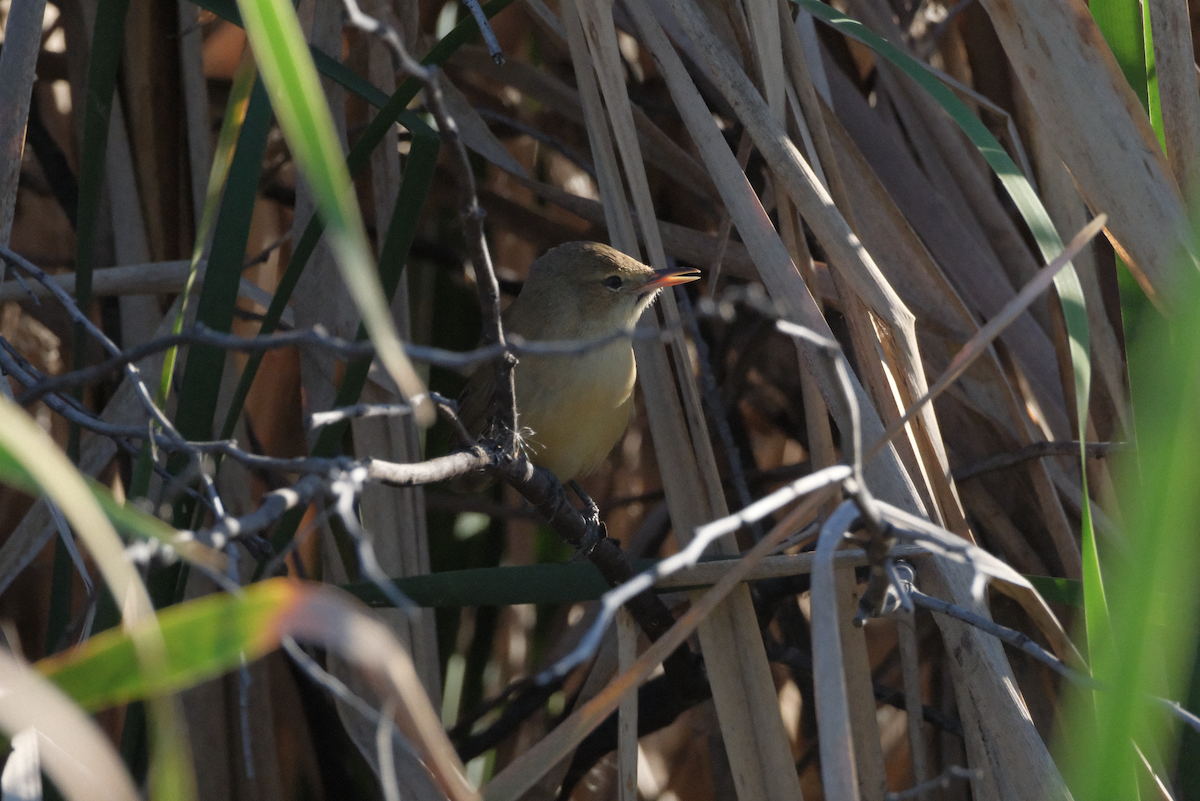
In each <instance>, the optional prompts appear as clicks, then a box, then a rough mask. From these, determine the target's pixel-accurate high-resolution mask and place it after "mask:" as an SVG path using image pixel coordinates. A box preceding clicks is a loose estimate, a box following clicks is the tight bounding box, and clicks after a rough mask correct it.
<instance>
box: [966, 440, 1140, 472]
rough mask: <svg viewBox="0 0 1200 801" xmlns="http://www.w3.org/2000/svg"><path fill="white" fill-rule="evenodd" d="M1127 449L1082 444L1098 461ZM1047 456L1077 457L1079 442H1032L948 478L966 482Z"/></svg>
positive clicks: (1116, 445) (1119, 445)
mask: <svg viewBox="0 0 1200 801" xmlns="http://www.w3.org/2000/svg"><path fill="white" fill-rule="evenodd" d="M1127 447H1128V445H1127V444H1126V443H1124V442H1088V443H1085V444H1084V448H1085V449H1086V451H1087V455H1088V456H1090V457H1092V458H1093V459H1099V458H1102V457H1104V456H1108V455H1109V454H1110V453H1113V452H1114V451H1117V452H1119V451H1123V450H1125V449H1126V448H1127ZM1047 456H1073V457H1076V458H1078V456H1079V440H1077V439H1070V440H1053V441H1049V442H1045V441H1043V442H1034V443H1031V444H1029V445H1026V446H1024V447H1021V448H1017V449H1016V450H1015V451H1009V452H1008V453H1001V454H997V455H996V456H989V457H988V458H986V459H980V460H979V461H978V462H973V463H972V464H969V465H964V466H963V467H960V468H958V469H957V470H952V471H950V476H951V477H952V478H953V479H954V480H955V481H966V480H967V479H970V478H975V477H976V476H979V475H983V474H984V473H991V472H993V471H995V470H1003V469H1004V468H1006V467H1012V466H1013V465H1018V464H1021V463H1022V462H1028V461H1030V460H1031V459H1043V458H1045V457H1047Z"/></svg>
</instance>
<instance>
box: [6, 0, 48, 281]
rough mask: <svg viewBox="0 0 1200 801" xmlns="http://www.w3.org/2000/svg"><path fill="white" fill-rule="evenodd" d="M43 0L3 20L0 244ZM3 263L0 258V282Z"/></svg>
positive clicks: (12, 204) (11, 202)
mask: <svg viewBox="0 0 1200 801" xmlns="http://www.w3.org/2000/svg"><path fill="white" fill-rule="evenodd" d="M45 11H46V2H45V0H35V1H34V2H30V3H22V4H21V5H20V6H18V7H16V8H10V9H9V12H8V16H7V19H6V20H5V32H4V44H5V47H4V50H3V51H0V108H3V109H6V112H5V114H3V115H2V118H0V153H4V154H6V155H5V158H4V160H3V161H0V245H8V240H9V235H10V234H11V233H12V226H13V216H14V214H15V213H16V210H17V184H18V183H19V182H20V178H21V159H20V158H19V157H17V158H14V157H13V154H19V153H21V151H22V150H23V148H24V145H25V121H26V119H27V118H28V116H29V98H30V92H31V91H32V88H33V82H34V79H35V70H36V68H37V59H38V51H39V50H41V45H42V19H43V17H44V16H45ZM6 268H7V264H5V263H3V261H0V281H3V280H4V271H5V269H6Z"/></svg>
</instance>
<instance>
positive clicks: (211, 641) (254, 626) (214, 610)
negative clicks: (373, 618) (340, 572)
mask: <svg viewBox="0 0 1200 801" xmlns="http://www.w3.org/2000/svg"><path fill="white" fill-rule="evenodd" d="M308 593H309V590H308V589H307V587H306V585H303V584H300V583H298V582H295V581H290V580H288V579H282V578H280V579H271V580H269V581H260V582H258V583H257V584H252V585H251V586H249V587H247V588H246V590H245V592H244V593H243V594H242V595H241V596H239V597H234V596H231V595H209V596H206V597H204V598H200V599H198V600H195V601H187V602H185V603H181V604H176V605H175V606H172V607H170V608H169V609H165V610H163V611H161V612H159V613H158V621H157V626H158V627H159V628H160V629H161V631H162V638H163V642H164V643H165V644H166V664H165V665H164V667H163V669H162V670H160V671H156V672H148V671H146V670H144V669H143V668H142V666H141V665H140V663H139V662H138V660H137V656H136V653H135V651H134V637H135V636H136V632H135V633H130V632H126V631H120V630H117V629H110V630H108V631H106V632H104V633H102V634H98V635H96V636H95V637H92V638H91V639H90V640H87V641H86V642H84V643H83V644H82V645H80V646H79V647H78V648H74V649H72V650H70V651H67V652H64V653H62V654H58V655H56V656H52V657H49V658H47V659H43V660H41V661H40V662H38V663H37V664H36V665H34V667H36V668H37V670H38V671H39V672H41V673H42V675H44V676H46V677H47V678H48V679H50V680H51V681H53V682H54V683H55V684H56V685H58V687H59V688H60V689H62V690H63V691H64V692H66V693H67V694H68V695H70V696H71V697H72V698H73V699H75V701H76V703H78V704H80V705H81V706H83V707H84V708H85V709H88V710H91V711H96V710H98V709H105V708H107V707H111V706H115V705H117V704H123V703H127V702H129V701H133V700H136V699H139V698H146V697H149V696H153V695H162V694H166V693H173V692H178V691H180V690H183V689H186V688H188V687H192V686H194V685H196V684H198V683H200V682H202V681H205V680H207V679H210V678H214V677H216V676H219V675H221V674H222V673H226V672H228V671H230V670H232V669H234V668H236V667H239V666H241V665H243V664H245V663H247V662H252V661H254V660H255V659H258V658H259V657H261V656H263V655H264V654H267V653H270V652H271V651H273V650H275V648H277V647H279V637H280V632H281V631H283V630H285V625H284V621H285V620H286V619H288V617H289V615H291V614H293V613H294V612H295V610H296V609H297V608H298V607H300V606H301V605H302V602H303V600H304V599H305V598H306V597H307V596H308Z"/></svg>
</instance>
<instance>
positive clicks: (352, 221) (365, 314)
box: [238, 0, 435, 425]
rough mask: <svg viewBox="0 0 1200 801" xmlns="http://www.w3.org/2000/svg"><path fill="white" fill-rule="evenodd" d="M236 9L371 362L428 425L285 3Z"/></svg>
mask: <svg viewBox="0 0 1200 801" xmlns="http://www.w3.org/2000/svg"><path fill="white" fill-rule="evenodd" d="M238 8H239V9H240V10H241V12H242V22H243V23H244V24H245V27H246V35H247V37H248V38H249V40H250V44H251V47H252V48H253V50H254V55H255V58H256V59H257V61H258V65H259V69H260V71H261V74H262V80H263V83H264V84H265V85H266V87H267V92H268V93H269V94H270V95H271V99H272V104H273V106H274V108H275V114H276V117H277V118H278V120H279V125H280V127H281V128H282V129H283V134H284V137H285V138H286V139H287V142H288V145H289V146H290V148H291V151H292V156H293V158H295V160H296V163H297V165H298V166H299V168H300V171H301V172H302V173H303V174H304V177H305V180H306V181H307V183H308V185H309V187H310V188H311V190H312V193H313V196H314V198H315V200H316V202H317V208H318V210H319V213H320V214H321V217H322V219H324V220H325V226H326V234H327V235H328V237H329V243H330V247H331V249H332V250H333V253H334V256H335V257H336V259H337V263H338V268H339V269H340V270H341V273H342V279H343V280H344V281H345V282H346V288H347V289H348V290H349V292H350V296H351V297H352V298H353V299H354V302H355V305H356V306H357V307H358V311H359V313H360V314H361V315H362V320H363V324H364V325H365V326H366V328H367V330H368V331H369V332H370V334H371V340H372V341H373V342H374V343H375V350H376V353H377V355H378V358H379V360H380V362H381V363H382V364H383V366H384V368H385V369H386V370H387V371H388V373H389V374H390V375H391V377H392V379H393V380H394V381H395V382H396V384H397V386H399V387H400V391H401V392H402V393H403V394H404V396H405V397H406V398H408V399H409V400H411V401H412V402H413V403H414V405H415V417H416V419H417V421H418V422H419V423H420V424H422V425H430V424H431V423H432V422H433V419H434V414H435V412H434V408H433V404H432V403H431V402H430V401H429V399H428V398H427V397H425V395H424V393H425V389H424V385H423V384H422V382H421V380H420V378H419V377H418V376H417V374H416V371H415V370H414V369H413V367H412V364H411V363H410V362H409V360H408V357H407V356H406V355H405V353H404V348H403V346H402V345H401V344H400V338H399V336H398V335H397V333H396V329H395V325H394V324H393V322H392V316H391V312H390V310H389V309H388V306H387V303H386V302H385V301H384V298H383V291H382V288H381V287H380V285H379V278H378V276H377V275H376V273H375V267H374V264H373V260H372V258H371V253H370V248H369V247H368V245H367V233H366V229H365V228H364V227H363V221H362V215H361V213H360V212H359V208H358V200H357V199H356V197H355V195H354V191H353V187H352V186H351V184H350V173H349V171H348V170H347V169H346V163H345V161H344V159H343V157H342V151H341V147H340V146H339V144H338V139H337V135H336V134H335V133H334V128H333V117H332V116H331V115H330V112H329V106H328V105H326V102H325V94H324V92H323V91H322V89H321V84H320V81H319V80H318V78H317V70H316V66H315V65H314V64H313V61H312V56H311V54H310V53H309V51H308V45H307V44H306V43H305V41H304V35H303V33H302V32H301V30H300V22H299V20H297V19H296V12H295V10H294V9H293V8H292V6H291V4H290V3H288V2H286V0H240V1H239V3H238Z"/></svg>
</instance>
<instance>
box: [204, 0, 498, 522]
mask: <svg viewBox="0 0 1200 801" xmlns="http://www.w3.org/2000/svg"><path fill="white" fill-rule="evenodd" d="M512 2H514V0H492V2H490V3H488V4H487V5H485V6H484V7H483V11H484V13H485V14H486V15H487V16H488V17H489V18H491V17H493V16H495V15H496V14H498V13H500V12H501V11H503V10H504V9H505V8H507V7H508V6H509V5H510V4H511V3H512ZM198 5H200V6H201V7H202V8H206V9H208V10H210V11H212V12H213V13H216V14H218V15H220V16H223V17H225V18H226V19H228V20H230V21H231V22H234V23H235V24H238V25H240V24H241V15H240V14H238V13H237V9H236V7H234V5H233V3H232V2H225V1H224V0H202V2H200V3H198ZM477 31H478V26H477V25H476V23H475V20H474V18H473V17H467V18H465V19H464V20H463V21H462V22H460V23H459V24H458V25H457V26H455V28H454V30H452V31H451V32H450V33H448V34H447V35H446V36H444V37H443V38H442V40H441V41H439V42H438V43H437V45H435V46H434V48H433V49H432V50H430V51H429V54H428V55H427V56H426V57H425V58H424V59H423V60H422V62H421V63H422V64H425V65H426V66H429V65H438V64H442V63H443V62H445V60H446V59H448V58H449V57H450V56H451V55H453V54H454V51H455V50H457V49H458V48H459V47H461V46H462V45H463V44H464V43H465V42H466V41H467V40H468V39H469V38H470V37H471V35H472V34H474V33H475V32H477ZM314 58H315V60H316V63H317V66H318V67H321V68H322V69H328V65H329V64H336V63H337V62H335V61H333V59H329V58H319V57H315V56H314ZM338 66H339V67H340V66H341V65H338ZM343 69H344V68H343ZM347 72H348V71H347ZM326 74H327V75H328V76H329V77H330V78H332V79H333V80H338V81H341V82H343V83H342V85H343V86H345V87H346V88H347V89H348V90H350V91H353V92H357V91H360V90H362V87H361V86H359V85H358V84H357V83H351V82H349V81H347V80H346V77H345V75H344V74H343V72H342V71H341V70H337V71H333V70H331V71H330V72H328V73H326ZM351 74H352V73H351ZM419 90H420V85H419V84H418V83H417V82H416V81H415V80H413V79H412V78H409V79H407V80H405V81H404V83H402V84H401V85H400V86H399V87H398V88H397V89H396V91H395V92H393V93H392V96H391V97H390V98H388V100H387V102H385V103H384V104H383V105H382V106H379V113H378V114H376V115H375V116H374V117H373V118H372V119H371V121H370V122H369V123H368V124H367V127H366V128H365V129H364V130H363V132H362V134H361V135H360V136H359V137H358V140H357V141H356V142H355V143H354V145H353V146H352V147H351V148H350V153H349V155H348V156H347V157H346V168H347V169H348V170H349V171H350V174H351V175H357V174H358V173H359V172H360V171H361V170H362V169H363V168H364V167H365V166H366V165H367V164H368V163H369V161H370V158H371V151H373V150H374V149H375V147H376V146H377V145H378V144H379V143H380V141H382V139H383V135H384V134H385V133H386V132H387V130H388V128H390V127H391V126H392V125H393V124H395V123H396V122H400V123H401V124H403V125H404V126H405V127H407V128H408V129H409V131H411V132H412V134H413V138H414V146H415V144H416V140H418V139H436V138H437V134H436V133H435V132H434V131H433V129H432V128H430V127H429V126H428V125H426V124H425V123H424V122H422V121H421V120H420V118H419V117H417V116H416V115H415V114H413V113H412V112H410V111H407V110H406V108H407V106H408V104H409V103H410V102H412V99H413V98H414V97H416V96H417V92H418V91H419ZM363 91H364V93H363V94H362V97H363V98H364V99H365V100H367V101H368V102H371V103H373V102H375V100H378V99H380V98H381V97H382V95H383V93H382V92H379V91H378V90H376V91H375V92H370V91H365V90H363ZM403 190H404V187H403V186H401V191H402V192H403ZM423 197H424V196H422V199H423ZM399 202H401V201H399V200H397V203H399ZM323 232H324V224H323V223H322V221H321V219H320V217H319V216H314V217H313V219H312V220H311V221H310V222H309V223H308V225H307V227H305V229H304V232H303V233H302V234H301V236H300V240H299V241H298V242H296V243H295V244H294V245H293V247H292V257H291V260H290V261H289V262H288V266H287V269H286V270H285V272H284V275H283V277H282V278H281V279H280V282H279V286H278V287H276V289H275V295H274V297H273V298H272V300H271V305H270V306H269V307H268V308H267V311H266V314H264V315H263V320H262V323H261V327H260V329H259V330H260V332H261V333H262V334H269V333H271V332H272V331H274V330H275V329H276V328H277V327H278V325H279V320H280V318H281V317H282V316H283V310H284V309H285V308H286V307H287V304H288V301H289V300H290V299H291V296H292V291H293V290H294V289H295V288H296V284H297V282H298V281H299V280H300V274H301V272H303V270H304V266H305V265H306V264H307V263H308V259H309V257H311V255H312V251H313V249H314V248H315V247H316V245H317V242H318V241H319V240H320V238H321V234H322V233H323ZM262 358H263V357H262V355H261V354H253V355H251V356H250V358H249V360H248V361H247V362H246V367H245V369H243V370H242V375H241V378H240V379H239V381H238V386H237V389H236V390H235V391H234V395H233V401H232V403H231V404H230V408H229V413H228V415H227V416H226V418H225V425H224V426H223V427H222V429H221V437H222V438H228V437H230V436H232V434H233V429H234V426H235V425H236V424H237V419H238V417H239V416H240V415H241V413H242V408H243V407H244V406H245V402H246V397H247V396H248V395H249V394H250V387H251V385H252V384H253V383H254V377H255V376H256V375H257V374H258V368H259V365H261V363H262ZM289 539H290V537H289Z"/></svg>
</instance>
